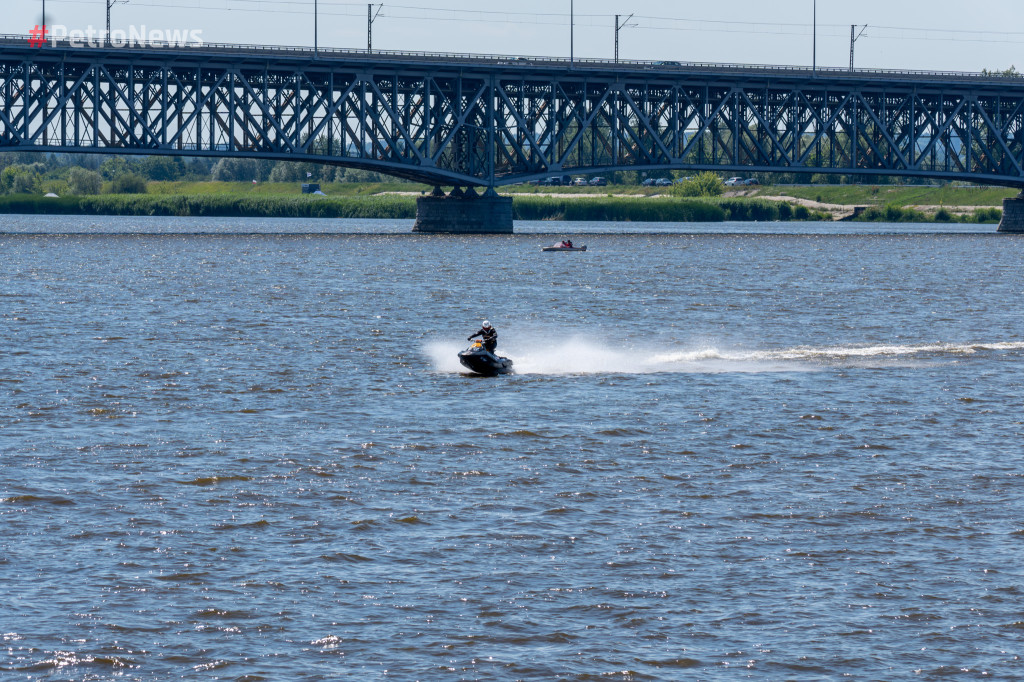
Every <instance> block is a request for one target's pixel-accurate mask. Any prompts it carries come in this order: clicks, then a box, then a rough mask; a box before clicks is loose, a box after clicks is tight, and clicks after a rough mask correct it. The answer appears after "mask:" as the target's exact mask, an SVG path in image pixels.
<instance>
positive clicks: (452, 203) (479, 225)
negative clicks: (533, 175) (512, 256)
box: [412, 187, 512, 234]
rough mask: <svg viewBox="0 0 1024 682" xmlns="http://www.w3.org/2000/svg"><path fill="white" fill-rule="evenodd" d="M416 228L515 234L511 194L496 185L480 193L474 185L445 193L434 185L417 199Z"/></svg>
mask: <svg viewBox="0 0 1024 682" xmlns="http://www.w3.org/2000/svg"><path fill="white" fill-rule="evenodd" d="M412 231H413V232H424V233H434V234H512V197H502V196H498V194H497V192H495V191H494V190H493V189H489V190H487V192H486V193H485V194H484V195H483V196H480V195H478V194H477V193H476V192H475V191H474V190H473V189H472V188H468V189H467V190H466V191H465V192H463V191H462V190H460V189H459V188H458V187H456V188H455V189H453V190H452V193H451V194H449V195H447V196H445V194H444V192H441V191H440V189H438V188H435V189H434V191H433V192H432V193H431V194H429V195H428V196H422V197H419V198H418V199H416V224H415V225H414V226H413V228H412Z"/></svg>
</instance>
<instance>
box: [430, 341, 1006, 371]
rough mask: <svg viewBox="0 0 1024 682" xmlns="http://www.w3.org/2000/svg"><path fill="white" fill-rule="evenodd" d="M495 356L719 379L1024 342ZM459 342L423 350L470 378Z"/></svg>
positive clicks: (619, 349) (528, 348)
mask: <svg viewBox="0 0 1024 682" xmlns="http://www.w3.org/2000/svg"><path fill="white" fill-rule="evenodd" d="M509 337H511V340H510V341H509V342H508V343H507V344H503V345H502V346H501V347H499V350H498V353H499V354H500V355H504V356H507V357H509V358H511V359H512V361H513V362H514V363H515V371H516V374H540V375H564V374H656V373H676V374H684V373H689V374H721V373H764V372H808V371H819V370H821V369H823V368H827V367H844V366H847V367H848V366H865V365H871V364H875V363H877V364H878V365H879V366H882V365H887V364H891V363H893V362H894V361H903V362H912V361H915V360H936V359H943V358H945V359H949V358H952V357H956V356H967V355H972V354H974V353H978V352H984V351H1020V350H1024V342H998V343H974V344H944V343H936V344H921V345H863V346H858V345H850V346H823V347H812V346H798V347H794V348H781V349H774V350H742V349H723V348H718V347H714V346H709V345H703V346H694V347H689V348H686V347H683V348H680V349H678V350H669V351H666V350H665V348H664V346H659V347H658V348H651V347H646V348H645V347H642V346H637V345H630V344H622V345H618V346H616V345H613V344H611V343H608V342H600V341H594V340H592V339H589V338H583V337H581V336H573V337H568V338H559V339H557V340H556V341H552V340H550V338H546V339H540V338H531V337H523V336H520V335H508V337H506V338H509ZM465 347H466V344H465V343H464V342H460V341H451V340H444V341H433V342H430V343H427V344H426V345H425V347H424V353H425V354H426V356H427V357H429V358H430V360H431V363H432V364H433V366H434V369H435V370H436V371H438V372H444V373H462V372H468V370H467V369H465V368H464V367H463V366H462V365H461V364H459V359H458V353H459V351H460V350H463V349H464V348H465Z"/></svg>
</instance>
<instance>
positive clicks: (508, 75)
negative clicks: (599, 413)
mask: <svg viewBox="0 0 1024 682" xmlns="http://www.w3.org/2000/svg"><path fill="white" fill-rule="evenodd" d="M0 93H2V101H0V150H27V151H52V152H101V153H128V154H166V155H178V156H207V157H246V158H262V159H275V160H287V161H312V162H318V163H327V164H337V165H343V166H349V167H356V168H363V169H370V170H376V171H380V172H384V173H389V174H392V175H396V176H400V177H405V178H409V179H413V180H419V181H423V182H427V183H434V184H445V185H465V186H492V187H493V186H496V185H503V184H509V183H514V182H521V181H524V180H529V179H534V178H541V177H546V176H549V175H561V174H565V173H602V172H608V171H614V170H643V171H657V170H666V169H686V170H694V171H699V170H713V171H725V172H730V173H733V172H734V173H744V174H747V173H753V172H801V173H841V174H849V175H858V176H869V177H870V176H882V175H901V176H916V177H925V178H939V179H946V180H964V181H971V182H980V183H991V184H1004V185H1014V186H1021V187H1024V79H1022V78H1019V77H1005V76H988V75H982V74H965V73H933V72H905V71H846V70H840V69H818V70H816V71H812V70H811V69H807V68H797V67H753V66H738V65H712V64H694V63H686V64H677V63H675V62H669V63H665V62H661V63H653V62H636V61H632V62H622V63H611V62H606V61H596V60H576V61H575V62H574V63H571V64H570V63H569V62H568V60H559V59H547V58H523V57H518V58H516V57H500V56H482V55H451V54H426V53H415V54H413V53H397V52H386V53H382V52H374V53H367V52H366V51H343V50H319V51H318V52H316V53H314V51H313V50H312V49H306V48H267V47H261V46H242V45H215V44H207V45H203V46H201V47H170V46H161V45H156V46H152V45H151V46H148V47H146V48H145V49H142V48H130V47H117V46H114V45H101V46H93V47H79V46H72V45H71V44H70V43H68V42H67V41H64V42H59V43H57V44H56V45H54V44H50V43H48V44H47V45H46V46H44V47H30V46H29V44H28V39H27V37H25V36H6V37H0Z"/></svg>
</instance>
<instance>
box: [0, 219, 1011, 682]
mask: <svg viewBox="0 0 1024 682" xmlns="http://www.w3.org/2000/svg"><path fill="white" fill-rule="evenodd" d="M409 228H410V223H409V222H407V221H395V222H383V223H382V222H374V221H317V222H315V223H312V224H311V223H309V222H306V221H289V220H283V221H243V220H218V219H213V220H211V219H165V218H151V219H132V218H19V217H11V216H6V217H4V218H3V223H2V224H0V232H3V234H0V250H2V253H3V258H2V265H0V323H2V326H0V595H2V596H0V637H2V638H3V641H2V647H3V648H2V649H0V678H2V679H4V680H7V679H11V680H14V679H18V680H36V679H47V680H50V679H52V680H57V679H60V680H65V679H66V680H72V679H73V680H92V679H101V680H105V679H125V680H136V679H137V680H166V679H228V680H250V681H252V680H322V679H358V680H520V679H521V680H555V679H561V680H681V679H704V680H735V679H753V680H764V679H800V680H813V679H835V678H838V677H841V676H849V677H851V678H854V679H886V680H897V679H939V678H945V677H952V678H965V679H975V678H981V677H991V678H996V679H1019V678H1021V677H1024V662H1022V661H1021V659H1020V657H1021V656H1022V655H1024V646H1022V642H1024V607H1022V604H1024V571H1022V563H1024V562H1022V556H1024V551H1022V550H1024V501H1022V493H1024V489H1022V486H1024V473H1022V464H1024V446H1022V443H1024V438H1022V435H1024V425H1022V423H1024V418H1022V410H1021V402H1022V394H1024V334H1022V323H1024V320H1022V315H1021V300H1022V294H1024V277H1022V271H1021V266H1022V264H1024V255H1022V252H1024V241H1021V239H1020V238H1019V237H1014V236H1008V235H996V234H994V233H993V231H994V226H980V227H979V226H966V227H965V226H955V227H953V228H943V227H939V226H934V225H927V226H910V227H907V226H898V225H860V226H856V225H854V226H850V225H833V224H807V225H803V224H800V225H797V224H783V225H778V224H760V225H738V224H725V225H653V226H652V225H636V224H625V225H623V224H572V225H569V224H552V223H524V224H519V225H517V231H518V232H519V234H517V235H515V236H465V237H446V236H415V235H411V234H407V232H408V230H409ZM563 230H564V232H562V231H563ZM944 230H945V231H944ZM957 230H960V231H963V230H969V231H973V233H961V232H956V233H954V232H955V231H957ZM556 233H557V234H556ZM562 236H571V237H572V238H573V239H574V241H576V242H577V243H585V244H587V245H588V247H589V251H588V252H587V253H577V254H565V253H555V254H547V253H541V252H540V247H541V246H542V245H544V244H547V243H551V242H553V241H555V240H556V238H561V237H562ZM485 317H486V318H488V319H490V320H491V321H492V322H493V323H494V324H495V326H496V327H497V329H498V330H499V333H500V343H499V350H500V351H501V352H503V353H504V354H507V355H508V356H509V357H511V358H512V359H513V360H514V361H515V363H516V368H517V369H518V373H517V374H515V375H513V376H508V377H499V378H496V379H486V378H479V377H472V376H467V375H466V374H464V373H462V372H461V371H460V368H459V365H458V363H457V362H456V361H455V354H456V352H457V351H458V350H459V349H460V348H461V347H463V346H464V345H466V344H465V337H466V336H468V335H469V334H470V333H472V332H474V331H475V330H476V329H477V328H478V327H479V323H480V321H481V319H482V318H485Z"/></svg>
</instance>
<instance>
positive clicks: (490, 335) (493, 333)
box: [466, 320, 498, 353]
mask: <svg viewBox="0 0 1024 682" xmlns="http://www.w3.org/2000/svg"><path fill="white" fill-rule="evenodd" d="M478 336H479V337H480V339H481V340H482V341H483V342H484V348H486V349H487V352H488V353H493V352H494V349H495V348H497V347H498V330H497V329H495V328H494V327H492V326H491V323H490V322H488V321H487V320H484V323H483V325H481V329H480V331H478V332H477V333H476V334H473V336H471V337H469V338H468V339H466V340H467V341H472V340H473V339H475V338H476V337H478Z"/></svg>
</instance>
